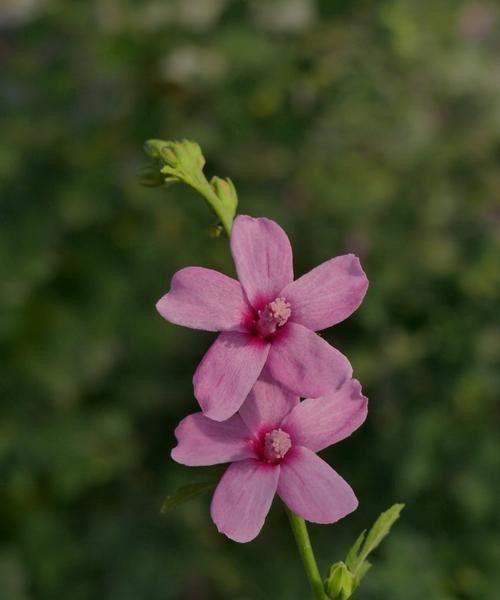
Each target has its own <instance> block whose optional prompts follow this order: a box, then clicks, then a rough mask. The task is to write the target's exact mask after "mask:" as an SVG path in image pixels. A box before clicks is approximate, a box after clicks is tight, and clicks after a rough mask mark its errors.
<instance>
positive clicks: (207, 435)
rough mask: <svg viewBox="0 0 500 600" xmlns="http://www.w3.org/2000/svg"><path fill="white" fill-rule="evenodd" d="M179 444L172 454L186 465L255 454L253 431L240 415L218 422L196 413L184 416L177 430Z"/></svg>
mask: <svg viewBox="0 0 500 600" xmlns="http://www.w3.org/2000/svg"><path fill="white" fill-rule="evenodd" d="M175 437H176V438H177V441H178V444H177V446H176V447H175V448H174V449H173V450H172V458H173V459H174V460H175V461H176V462H178V463H181V464H183V465H188V466H190V467H200V466H207V465H216V464H220V463H226V462H234V461H237V460H243V459H245V458H251V457H252V456H253V455H254V452H253V449H252V445H251V442H250V433H249V431H248V429H247V427H246V425H245V424H244V423H243V420H242V419H241V417H239V416H238V415H234V416H233V417H231V418H230V419H228V420H227V421H223V422H222V423H218V422H217V421H212V420H211V419H209V418H208V417H205V415H203V414H202V413H195V414H193V415H189V416H187V417H185V418H184V419H182V421H181V422H180V423H179V425H178V426H177V428H176V430H175Z"/></svg>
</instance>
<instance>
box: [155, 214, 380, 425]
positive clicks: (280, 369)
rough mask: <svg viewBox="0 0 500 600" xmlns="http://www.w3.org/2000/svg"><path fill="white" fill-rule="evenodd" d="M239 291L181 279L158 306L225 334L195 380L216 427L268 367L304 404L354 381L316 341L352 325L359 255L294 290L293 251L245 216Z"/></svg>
mask: <svg viewBox="0 0 500 600" xmlns="http://www.w3.org/2000/svg"><path fill="white" fill-rule="evenodd" d="M231 252H232V255H233V258H234V262H235V264H236V271H237V273H238V279H239V282H238V281H236V280H235V279H232V278H230V277H227V275H223V274H222V273H218V272H217V271H213V270H211V269H204V268H201V267H188V268H186V269H182V270H181V271H178V272H177V273H176V274H175V275H174V277H173V279H172V285H171V289H170V291H169V293H168V294H166V295H165V296H163V298H161V300H160V301H159V302H158V304H157V305H156V306H157V309H158V311H159V313H160V314H161V315H162V316H163V317H164V318H165V319H167V320H168V321H171V322H172V323H176V324H178V325H184V326H186V327H192V328H194V329H204V330H207V331H222V333H221V334H220V335H219V337H218V338H217V339H216V340H215V342H214V343H213V345H212V346H211V348H210V349H209V350H208V352H207V353H206V355H205V357H204V358H203V360H202V361H201V363H200V365H199V366H198V369H197V370H196V372H195V374H194V378H193V383H194V394H195V396H196V398H197V400H198V402H199V403H200V406H201V408H202V410H203V412H204V413H205V415H207V416H208V417H210V418H211V419H214V420H216V421H223V420H224V419H227V418H228V417H230V416H231V415H233V414H234V413H235V412H236V411H237V410H238V409H239V408H240V406H241V405H242V404H243V401H244V400H245V398H246V397H247V395H248V393H249V392H250V390H251V389H252V387H253V385H254V383H255V381H256V380H257V378H258V377H259V375H260V373H261V371H262V369H263V368H264V366H266V367H267V369H268V370H269V372H270V374H271V375H272V376H273V378H274V379H275V380H276V381H278V382H279V383H280V384H281V385H283V386H284V387H286V388H287V389H288V390H290V391H291V392H293V393H295V394H297V395H299V396H303V397H305V396H307V397H311V398H316V397H318V396H321V395H322V394H325V393H327V392H328V391H329V390H332V389H335V388H337V387H338V386H339V385H342V383H343V382H345V381H346V380H348V379H349V378H350V377H351V375H352V369H351V365H350V363H349V361H348V360H347V358H346V357H345V356H344V355H343V354H341V353H340V352H339V351H338V350H336V349H335V348H333V347H332V346H330V345H329V344H328V343H327V342H325V341H324V340H323V339H322V338H320V337H319V336H318V335H316V334H315V333H314V332H315V331H319V330H321V329H325V328H327V327H330V326H331V325H335V324H336V323H339V322H340V321H343V320H344V319H346V318H347V317H348V316H349V315H350V314H351V313H353V312H354V311H355V310H356V308H357V307H358V306H359V305H360V304H361V302H362V300H363V297H364V295H365V293H366V289H367V287H368V280H367V278H366V275H365V274H364V272H363V269H362V268H361V265H360V264H359V260H358V258H357V257H356V256H354V255H353V254H347V255H345V256H338V257H337V258H332V259H331V260H328V261H327V262H325V263H323V264H321V265H319V266H318V267H316V268H315V269H313V270H312V271H310V272H309V273H307V274H306V275H303V276H302V277H300V278H299V279H297V280H296V281H294V280H293V266H292V249H291V246H290V241H289V239H288V237H287V235H286V233H285V232H284V231H283V229H281V227H280V226H279V225H278V224H277V223H275V222H274V221H270V220H269V219H254V218H252V217H247V216H239V217H237V218H236V219H235V221H234V224H233V229H232V234H231Z"/></svg>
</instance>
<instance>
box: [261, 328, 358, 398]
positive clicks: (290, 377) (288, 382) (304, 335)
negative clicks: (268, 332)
mask: <svg viewBox="0 0 500 600" xmlns="http://www.w3.org/2000/svg"><path fill="white" fill-rule="evenodd" d="M267 368H268V370H269V372H270V373H271V375H272V377H274V379H276V381H278V383H281V384H282V385H283V386H284V387H286V388H287V389H289V390H290V391H291V392H293V393H295V394H297V395H299V396H302V397H310V398H317V397H318V396H323V395H324V394H327V393H328V392H330V391H332V390H335V389H337V388H338V387H340V386H341V385H342V384H343V383H345V382H346V381H347V380H348V379H350V378H351V375H352V367H351V364H350V363H349V361H348V360H347V358H346V357H345V356H344V355H343V354H342V353H341V352H339V351H338V350H337V349H336V348H334V347H333V346H330V344H328V343H327V342H325V340H324V339H323V338H320V337H319V335H317V334H316V333H314V332H313V331H311V330H310V329H306V328H305V327H303V326H302V325H299V324H298V323H287V324H286V325H285V327H283V331H282V332H281V333H280V335H279V336H277V337H276V338H275V339H274V340H273V344H272V347H271V350H270V352H269V357H268V360H267Z"/></svg>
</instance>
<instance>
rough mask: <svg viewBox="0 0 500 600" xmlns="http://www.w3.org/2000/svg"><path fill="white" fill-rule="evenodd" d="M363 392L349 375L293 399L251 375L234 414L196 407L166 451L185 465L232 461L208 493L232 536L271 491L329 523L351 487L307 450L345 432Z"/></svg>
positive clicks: (250, 535)
mask: <svg viewBox="0 0 500 600" xmlns="http://www.w3.org/2000/svg"><path fill="white" fill-rule="evenodd" d="M367 404H368V401H367V399H366V398H365V397H364V396H363V394H362V393H361V386H360V384H359V382H358V381H356V380H354V379H353V380H351V381H349V382H347V383H346V384H345V385H344V386H342V387H341V388H340V389H339V390H337V391H335V392H332V393H330V394H328V395H326V396H324V397H322V398H317V399H314V400H312V399H309V400H304V401H302V402H299V399H298V398H297V397H294V396H292V395H290V394H289V393H287V392H286V391H285V390H283V388H281V387H280V386H278V385H276V384H275V383H273V382H272V381H270V380H266V379H259V380H258V381H257V383H256V384H255V386H254V388H253V390H252V391H251V393H250V395H249V397H248V399H247V400H246V402H245V403H244V404H243V406H242V407H241V409H240V411H239V414H236V415H233V416H232V417H231V418H230V419H228V420H227V421H225V422H223V423H220V422H217V421H213V420H211V419H208V418H207V417H205V416H204V415H203V414H202V413H201V412H200V413H196V414H193V415H189V416H188V417H186V418H185V419H183V420H182V421H181V422H180V424H179V425H178V427H177V429H176V430H175V435H176V437H177V440H178V445H177V446H176V447H175V448H174V449H173V450H172V458H173V459H174V460H175V461H177V462H179V463H181V464H184V465H188V466H206V465H214V464H219V463H226V462H232V463H233V464H231V465H230V466H229V468H228V469H227V470H226V472H225V473H224V475H223V477H222V479H221V480H220V482H219V484H218V486H217V489H216V490H215V493H214V496H213V498H212V507H211V514H212V519H213V521H214V523H215V524H216V526H217V529H218V530H219V531H220V532H221V533H224V534H225V535H227V536H228V537H229V538H231V539H232V540H235V541H237V542H249V541H250V540H252V539H254V538H255V537H256V536H257V535H258V533H259V531H260V530H261V528H262V526H263V525H264V521H265V519H266V516H267V513H268V512H269V509H270V507H271V503H272V501H273V498H274V494H275V493H276V492H277V493H278V495H279V496H280V498H281V499H282V500H283V502H284V503H285V504H286V505H287V506H288V508H290V510H292V511H293V512H295V513H297V514H298V515H300V516H301V517H302V518H304V519H306V520H308V521H312V522H313V523H334V522H335V521H338V520H339V519H341V518H343V517H345V516H346V515H347V514H349V513H350V512H352V511H353V510H355V509H356V508H357V506H358V501H357V499H356V496H355V495H354V492H353V491H352V489H351V487H350V486H349V485H348V484H347V483H346V482H345V481H344V480H343V479H342V477H340V475H338V474H337V473H336V472H335V471H334V470H333V469H332V468H331V467H330V466H329V465H328V464H327V463H326V462H324V461H323V460H322V459H321V458H319V456H317V455H316V454H315V453H316V452H319V451H320V450H323V449H324V448H326V447H327V446H330V445H332V444H335V443H336V442H339V441H340V440H343V439H344V438H346V437H348V436H349V435H351V433H352V432H353V431H355V430H356V429H357V428H358V427H359V426H360V425H361V424H362V423H363V421H364V420H365V419H366V414H367Z"/></svg>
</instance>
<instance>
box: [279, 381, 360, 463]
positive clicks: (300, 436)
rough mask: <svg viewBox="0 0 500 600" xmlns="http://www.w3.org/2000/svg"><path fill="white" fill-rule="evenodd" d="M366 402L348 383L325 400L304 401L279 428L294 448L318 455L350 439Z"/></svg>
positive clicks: (352, 383)
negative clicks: (297, 446)
mask: <svg viewBox="0 0 500 600" xmlns="http://www.w3.org/2000/svg"><path fill="white" fill-rule="evenodd" d="M367 412H368V399H367V398H366V397H365V396H363V394H362V393H361V385H360V383H359V381H357V380H356V379H351V380H350V381H348V382H347V383H346V384H345V385H343V386H342V387H341V388H340V389H338V390H336V391H334V392H330V393H329V394H327V395H326V396H322V397H321V398H316V399H314V400H313V399H308V400H304V401H303V402H301V403H300V404H299V405H298V406H296V407H295V408H294V409H293V410H292V411H291V413H290V414H289V415H288V416H287V417H285V420H284V421H283V425H284V426H285V429H286V431H288V433H290V435H291V436H292V439H293V443H294V444H298V445H299V446H306V447H307V448H309V449H310V450H313V451H314V452H319V451H320V450H323V448H327V447H328V446H331V445H332V444H335V443H336V442H339V441H340V440H343V439H344V438H346V437H348V436H350V435H351V433H352V432H353V431H355V430H356V429H357V428H358V427H359V426H360V425H361V424H362V423H363V422H364V420H365V419H366V415H367Z"/></svg>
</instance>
